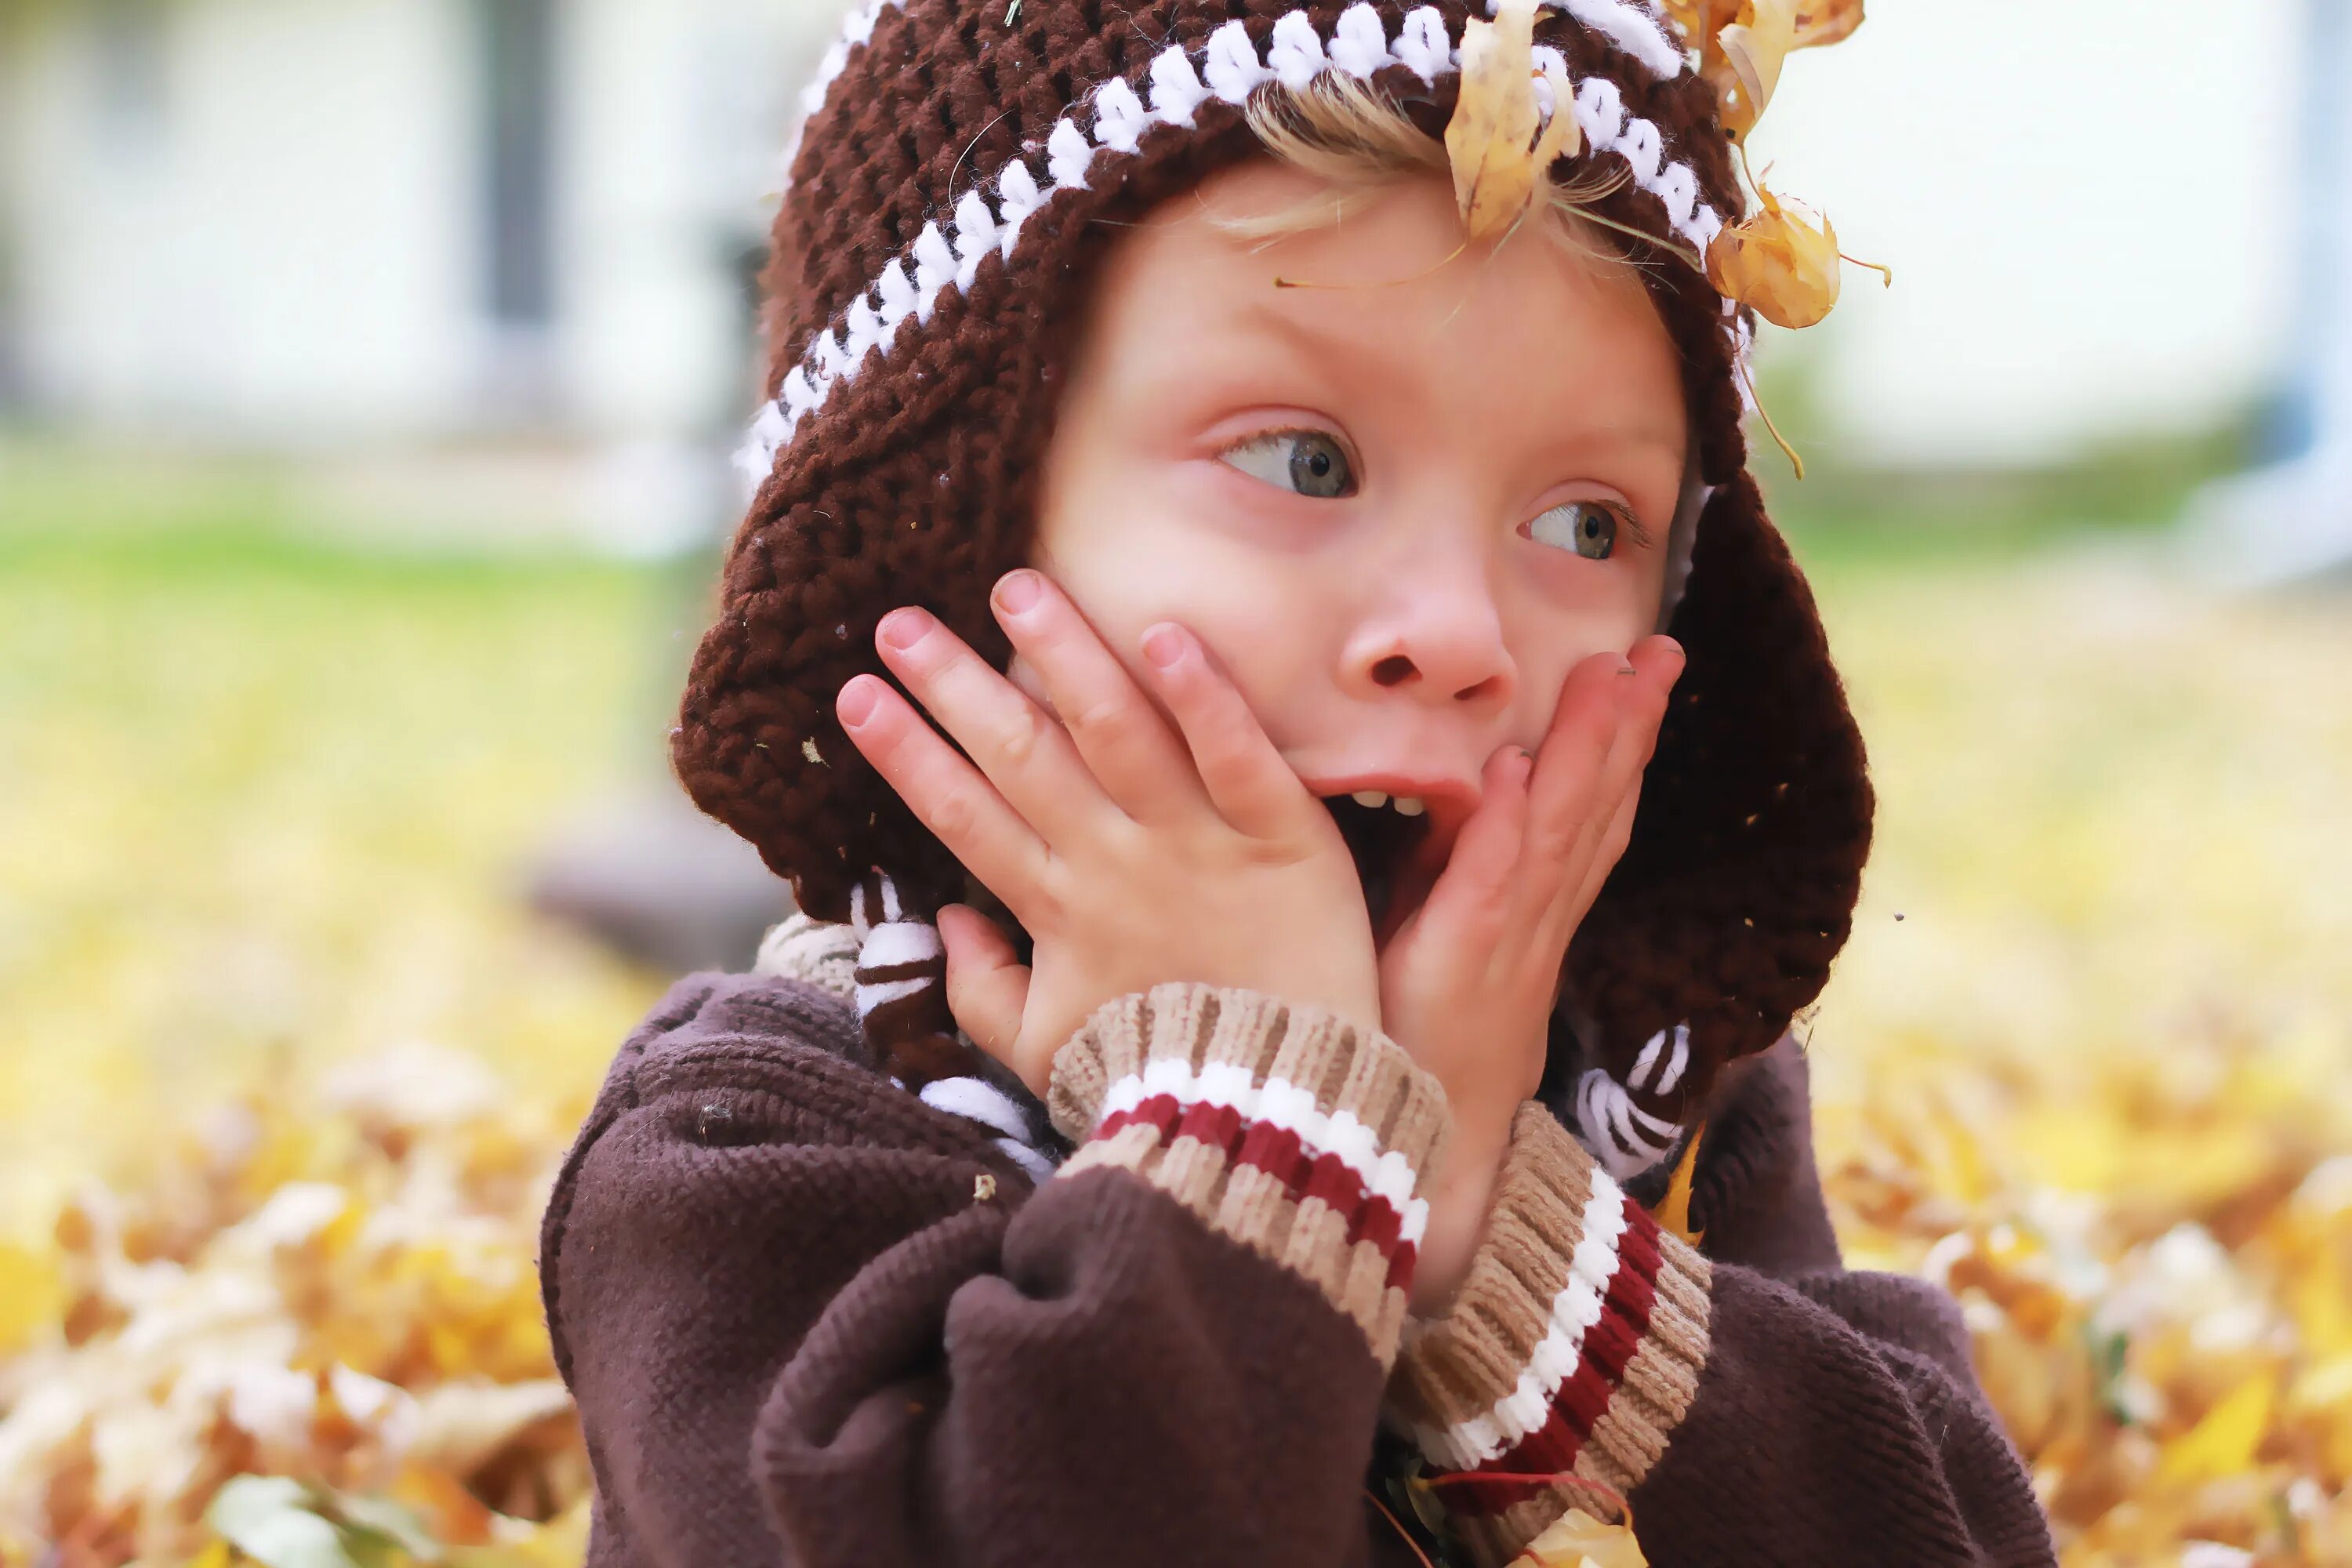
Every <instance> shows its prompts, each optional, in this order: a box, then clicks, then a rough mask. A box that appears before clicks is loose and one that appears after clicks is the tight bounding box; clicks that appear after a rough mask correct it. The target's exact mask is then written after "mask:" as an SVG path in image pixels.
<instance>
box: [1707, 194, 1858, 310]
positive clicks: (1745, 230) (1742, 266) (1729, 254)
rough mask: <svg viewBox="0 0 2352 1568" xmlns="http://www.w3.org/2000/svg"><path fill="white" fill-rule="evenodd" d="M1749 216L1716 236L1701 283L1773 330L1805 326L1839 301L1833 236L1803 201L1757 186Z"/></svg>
mask: <svg viewBox="0 0 2352 1568" xmlns="http://www.w3.org/2000/svg"><path fill="white" fill-rule="evenodd" d="M1756 195H1757V200H1758V202H1759V204H1760V205H1759V208H1758V210H1757V211H1756V212H1755V213H1754V214H1753V215H1751V216H1748V217H1747V218H1745V219H1743V220H1741V221H1740V222H1739V223H1738V224H1737V225H1735V226H1732V227H1730V228H1727V229H1725V230H1724V231H1723V232H1722V233H1721V234H1719V235H1717V236H1716V237H1715V243H1714V244H1712V245H1710V246H1708V247H1707V249H1706V280H1707V281H1708V282H1709V283H1711V284H1713V285H1714V286H1715V289H1716V292H1717V293H1719V294H1721V295H1723V296H1724V297H1725V298H1727V299H1730V300H1738V302H1739V303H1740V304H1742V305H1746V306H1748V308H1749V309H1750V310H1754V311H1755V312H1756V313H1757V314H1758V315H1759V316H1761V317H1763V318H1764V319H1765V320H1766V321H1769V322H1771V323H1772V324H1773V325H1774V326H1776V327H1810V326H1811V325H1812V324H1813V323H1814V322H1816V321H1820V320H1821V319H1822V317H1824V316H1826V315H1828V314H1829V313H1830V311H1831V310H1832V309H1833V308H1834V307H1835V306H1836V304H1837V300H1838V247H1837V231H1836V230H1835V229H1833V228H1832V227H1831V226H1830V221H1829V219H1828V218H1826V217H1824V216H1822V215H1821V214H1819V213H1817V212H1814V211H1813V210H1812V209H1811V207H1808V206H1806V205H1804V204H1803V203H1802V202H1797V201H1783V200H1782V199H1781V198H1780V197H1778V196H1776V195H1773V194H1772V193H1771V192H1770V191H1769V190H1766V189H1765V188H1764V187H1763V186H1762V185H1760V184H1759V186H1758V187H1757V189H1756Z"/></svg>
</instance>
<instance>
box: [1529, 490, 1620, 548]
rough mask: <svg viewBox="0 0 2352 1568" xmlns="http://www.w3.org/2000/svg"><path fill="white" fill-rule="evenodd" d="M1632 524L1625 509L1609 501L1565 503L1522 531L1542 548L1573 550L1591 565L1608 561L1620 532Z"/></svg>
mask: <svg viewBox="0 0 2352 1568" xmlns="http://www.w3.org/2000/svg"><path fill="white" fill-rule="evenodd" d="M1626 521H1630V520H1629V519H1628V518H1627V517H1626V515H1625V509H1624V508H1622V507H1621V506H1618V505H1616V504H1615V503H1613V502H1611V501H1605V500H1572V501H1563V502H1562V503H1560V504H1559V506H1556V507H1552V508H1550V509H1549V510H1545V511H1543V512H1540V513H1538V514H1537V516H1536V517H1535V518H1534V519H1533V520H1532V521H1528V522H1524V523H1521V524H1520V525H1519V531H1520V532H1521V533H1522V534H1524V535H1526V536H1527V537H1528V538H1529V539H1532V540H1534V541H1535V542H1537V543H1538V544H1551V545H1557V546H1559V548H1560V549H1562V550H1573V551H1575V552H1577V553H1578V554H1579V555H1581V556H1583V557H1584V558H1585V559H1586V560H1588V561H1606V560H1608V559H1609V557H1610V556H1611V555H1612V554H1613V553H1614V552H1615V551H1616V549H1617V530H1618V527H1619V525H1620V524H1621V523H1623V522H1626Z"/></svg>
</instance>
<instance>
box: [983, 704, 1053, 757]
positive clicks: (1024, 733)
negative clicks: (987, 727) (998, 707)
mask: <svg viewBox="0 0 2352 1568" xmlns="http://www.w3.org/2000/svg"><path fill="white" fill-rule="evenodd" d="M1047 722H1048V721H1047V720H1046V718H1045V715H1044V714H1043V713H1041V712H1039V711H1038V710H1037V709H1036V708H1035V707H1034V705H1033V704H1031V703H1028V702H1025V701H1024V702H1016V703H1013V704H1010V705H1008V706H1007V708H1006V710H1005V711H1004V714H1003V718H1001V719H1000V720H999V721H997V724H996V734H995V744H996V750H997V752H998V753H999V754H1000V755H1002V756H1003V758H1004V760H1005V761H1007V762H1009V763H1013V765H1014V766H1016V767H1017V766H1020V765H1022V764H1024V763H1027V762H1029V761H1030V760H1031V759H1032V758H1034V757H1035V756H1036V755H1037V753H1038V752H1039V751H1041V750H1042V749H1044V747H1045V734H1046V725H1047Z"/></svg>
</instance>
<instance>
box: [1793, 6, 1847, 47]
mask: <svg viewBox="0 0 2352 1568" xmlns="http://www.w3.org/2000/svg"><path fill="white" fill-rule="evenodd" d="M1862 4H1863V0H1802V3H1801V5H1798V7H1797V46H1796V47H1799V48H1801V49H1822V48H1827V47H1829V46H1830V45H1832V44H1842V43H1843V42H1845V40H1846V39H1848V38H1850V37H1853V30H1854V29H1855V28H1856V27H1859V26H1862Z"/></svg>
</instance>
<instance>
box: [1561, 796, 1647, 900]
mask: <svg viewBox="0 0 2352 1568" xmlns="http://www.w3.org/2000/svg"><path fill="white" fill-rule="evenodd" d="M1641 800H1642V781H1641V780H1640V779H1639V778H1638V777H1637V778H1635V779H1634V781H1633V784H1632V786H1631V787H1630V788H1628V789H1627V790H1626V792H1625V794H1624V796H1623V798H1622V799H1621V800H1620V801H1619V802H1618V803H1617V808H1616V809H1615V810H1614V811H1612V812H1611V813H1610V814H1609V822H1608V826H1605V827H1604V828H1603V829H1602V830H1601V839H1600V842H1599V844H1598V845H1597V846H1596V847H1594V849H1593V852H1592V854H1591V857H1590V858H1589V859H1588V860H1587V861H1586V864H1585V866H1584V868H1583V873H1582V875H1581V876H1580V877H1579V878H1578V879H1577V882H1576V885H1575V886H1574V887H1573V888H1570V887H1565V886H1563V887H1562V889H1560V890H1561V893H1562V895H1563V896H1562V898H1561V900H1560V901H1559V906H1558V908H1557V909H1556V910H1555V911H1554V912H1555V914H1556V915H1558V916H1559V917H1561V918H1564V919H1565V920H1566V921H1567V924H1568V929H1569V930H1570V931H1574V930H1575V928H1576V927H1578V926H1580V925H1581V924H1583V923H1584V917H1585V916H1586V915H1588V914H1590V913H1591V911H1592V906H1593V904H1594V903H1595V902H1596V901H1597V900H1599V899H1600V897H1601V889H1602V888H1604V887H1606V886H1608V883H1609V878H1610V874H1611V873H1612V872H1613V871H1615V870H1616V869H1617V862H1618V861H1619V860H1621V859H1622V858H1624V855H1625V847H1626V846H1627V845H1628V844H1630V843H1632V842H1633V814H1634V813H1635V812H1636V811H1637V810H1638V809H1639V808H1640V805H1641Z"/></svg>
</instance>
